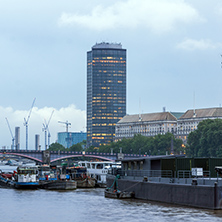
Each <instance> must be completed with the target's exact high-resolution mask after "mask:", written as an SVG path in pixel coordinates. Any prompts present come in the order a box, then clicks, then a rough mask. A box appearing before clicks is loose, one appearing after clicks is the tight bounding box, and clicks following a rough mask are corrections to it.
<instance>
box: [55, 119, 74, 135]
mask: <svg viewBox="0 0 222 222" xmlns="http://www.w3.org/2000/svg"><path fill="white" fill-rule="evenodd" d="M58 123H62V124H66V132H67V133H68V128H69V125H71V123H69V122H68V120H67V121H66V122H61V121H58Z"/></svg>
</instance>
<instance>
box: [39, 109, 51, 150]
mask: <svg viewBox="0 0 222 222" xmlns="http://www.w3.org/2000/svg"><path fill="white" fill-rule="evenodd" d="M53 113H54V110H53V111H52V113H51V116H50V118H49V120H48V123H47V122H46V120H45V123H43V129H42V130H43V131H44V132H45V150H46V149H47V131H48V146H49V145H50V137H51V135H50V132H49V123H50V121H51V118H52V115H53Z"/></svg>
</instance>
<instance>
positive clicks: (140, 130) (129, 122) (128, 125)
mask: <svg viewBox="0 0 222 222" xmlns="http://www.w3.org/2000/svg"><path fill="white" fill-rule="evenodd" d="M178 114H179V116H181V115H182V113H175V115H174V114H173V113H171V112H161V113H147V114H135V115H126V116H124V117H123V119H121V120H120V121H119V122H118V123H117V124H116V131H115V141H118V140H121V139H123V138H132V137H134V135H136V134H141V135H143V136H156V135H157V134H165V133H167V132H170V133H173V134H174V133H175V131H176V130H177V117H176V116H178Z"/></svg>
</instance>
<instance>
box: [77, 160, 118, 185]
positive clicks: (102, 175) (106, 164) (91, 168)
mask: <svg viewBox="0 0 222 222" xmlns="http://www.w3.org/2000/svg"><path fill="white" fill-rule="evenodd" d="M78 165H79V166H81V167H86V168H87V172H88V173H89V174H90V176H91V177H92V178H95V179H96V185H97V186H99V187H106V175H107V173H108V171H109V170H110V169H111V168H112V167H115V168H116V167H120V166H121V164H118V163H116V162H111V161H102V162H89V161H80V162H78Z"/></svg>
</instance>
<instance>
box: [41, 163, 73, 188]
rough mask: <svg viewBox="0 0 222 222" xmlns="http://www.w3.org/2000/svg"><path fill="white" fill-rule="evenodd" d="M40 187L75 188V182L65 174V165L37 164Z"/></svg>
mask: <svg viewBox="0 0 222 222" xmlns="http://www.w3.org/2000/svg"><path fill="white" fill-rule="evenodd" d="M38 168H39V180H40V188H42V189H47V190H75V189H76V188H77V182H76V181H74V180H72V179H71V178H70V176H69V175H68V174H66V169H65V167H64V166H63V167H57V166H51V167H50V166H49V165H43V166H39V167H38Z"/></svg>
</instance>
